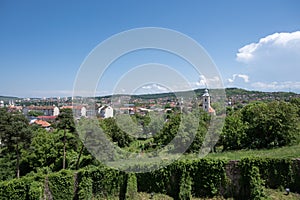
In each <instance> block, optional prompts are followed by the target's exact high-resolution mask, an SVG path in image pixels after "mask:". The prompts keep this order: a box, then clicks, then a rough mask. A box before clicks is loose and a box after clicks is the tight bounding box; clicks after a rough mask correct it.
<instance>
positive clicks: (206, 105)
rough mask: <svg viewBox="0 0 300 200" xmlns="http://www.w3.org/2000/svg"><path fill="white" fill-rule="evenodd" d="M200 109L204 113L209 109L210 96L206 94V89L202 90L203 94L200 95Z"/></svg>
mask: <svg viewBox="0 0 300 200" xmlns="http://www.w3.org/2000/svg"><path fill="white" fill-rule="evenodd" d="M202 108H203V110H204V111H206V112H209V109H210V96H209V93H208V89H205V90H204V94H203V95H202Z"/></svg>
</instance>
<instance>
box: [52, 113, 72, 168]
mask: <svg viewBox="0 0 300 200" xmlns="http://www.w3.org/2000/svg"><path fill="white" fill-rule="evenodd" d="M56 127H57V128H59V129H61V130H63V131H64V136H63V169H65V168H66V142H67V141H66V133H67V131H69V132H71V133H75V123H74V118H73V111H72V109H70V108H65V109H61V110H60V113H59V115H58V116H57V118H56Z"/></svg>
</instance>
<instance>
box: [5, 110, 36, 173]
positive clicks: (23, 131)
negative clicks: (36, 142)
mask: <svg viewBox="0 0 300 200" xmlns="http://www.w3.org/2000/svg"><path fill="white" fill-rule="evenodd" d="M0 133H1V135H0V137H1V145H2V147H1V148H6V150H7V151H8V153H9V152H15V156H16V176H17V178H19V177H20V158H21V149H26V148H28V147H29V144H30V140H31V137H32V131H31V129H30V127H29V122H28V120H27V119H26V118H25V116H24V115H23V114H21V113H19V112H8V111H7V110H6V109H0ZM2 153H3V152H2Z"/></svg>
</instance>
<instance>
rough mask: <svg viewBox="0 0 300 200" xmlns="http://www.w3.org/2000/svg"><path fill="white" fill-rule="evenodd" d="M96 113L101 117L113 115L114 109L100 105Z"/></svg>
mask: <svg viewBox="0 0 300 200" xmlns="http://www.w3.org/2000/svg"><path fill="white" fill-rule="evenodd" d="M98 114H99V115H100V117H103V118H110V117H114V109H113V108H112V107H111V106H102V107H100V108H99V109H98Z"/></svg>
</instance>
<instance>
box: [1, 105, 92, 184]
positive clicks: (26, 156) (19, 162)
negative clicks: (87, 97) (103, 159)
mask: <svg viewBox="0 0 300 200" xmlns="http://www.w3.org/2000/svg"><path fill="white" fill-rule="evenodd" d="M53 127H54V130H53V131H52V132H47V131H46V130H45V129H43V128H41V127H39V126H38V125H34V124H32V125H29V123H28V120H27V118H26V117H25V116H24V115H23V114H22V113H19V112H9V111H8V110H7V109H5V108H2V109H0V134H1V135H0V141H1V144H0V168H1V170H0V180H6V179H11V178H15V177H17V178H18V177H20V176H21V175H25V174H27V173H30V172H42V173H48V172H54V171H59V170H61V169H66V168H69V169H78V168H80V167H83V166H86V165H89V164H92V163H97V161H96V160H95V159H94V158H93V157H92V156H91V155H90V153H89V152H88V151H87V150H86V149H85V148H84V145H83V143H82V142H81V140H80V138H79V137H78V134H77V132H76V130H75V124H74V120H73V115H72V110H71V109H62V110H61V113H60V115H59V116H58V117H57V120H56V121H55V123H54V124H53Z"/></svg>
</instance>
